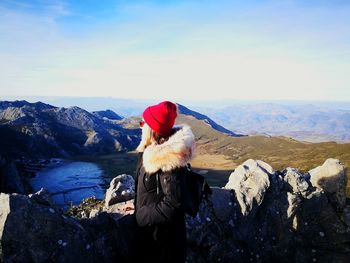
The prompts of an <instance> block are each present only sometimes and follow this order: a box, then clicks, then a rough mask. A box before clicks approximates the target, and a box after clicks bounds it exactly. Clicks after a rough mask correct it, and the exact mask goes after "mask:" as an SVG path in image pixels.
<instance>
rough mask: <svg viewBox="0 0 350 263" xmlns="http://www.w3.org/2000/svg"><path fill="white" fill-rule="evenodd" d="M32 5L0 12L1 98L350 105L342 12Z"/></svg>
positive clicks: (227, 5)
mask: <svg viewBox="0 0 350 263" xmlns="http://www.w3.org/2000/svg"><path fill="white" fill-rule="evenodd" d="M21 3H22V2H19V5H20V4H21ZM23 3H24V1H23ZM32 3H34V4H31V5H29V6H25V5H24V6H22V7H21V6H18V7H12V8H9V6H2V7H0V34H1V35H2V36H4V38H3V41H1V43H0V72H1V73H0V74H1V77H0V87H2V88H1V90H0V94H2V95H5V94H6V95H19V96H20V95H50V96H52V95H67V96H81V95H85V96H116V97H129V98H130V97H137V98H145V97H150V96H161V97H164V96H168V95H169V94H171V96H174V98H175V99H179V98H180V99H181V98H182V96H193V97H197V98H200V99H208V98H210V99H212V98H241V99H249V98H251V99H259V98H260V99H278V98H280V99H282V98H283V99H330V98H332V99H344V98H350V94H349V91H346V87H348V86H349V84H350V77H349V76H348V74H347V73H346V69H348V68H349V64H350V53H349V51H348V50H350V49H349V44H350V34H349V32H348V27H349V25H350V21H349V17H350V15H349V10H350V9H349V6H344V5H342V6H341V7H339V6H334V5H332V6H327V8H325V7H324V6H323V4H322V5H317V4H314V5H308V6H305V5H303V4H301V3H300V2H296V1H283V2H280V1H278V2H277V1H265V2H264V1H251V2H248V3H247V4H242V3H238V2H232V1H223V2H215V3H214V2H212V1H207V2H206V1H204V2H203V1H202V2H197V1H182V2H176V3H174V2H171V3H167V4H159V3H158V2H153V3H152V2H151V3H149V2H147V4H146V3H145V2H143V1H138V2H132V3H130V2H128V3H126V2H123V1H117V2H116V3H114V2H113V3H112V2H111V1H107V2H103V3H104V4H106V6H104V5H103V4H102V5H99V6H98V7H97V8H96V9H94V8H93V6H90V7H82V6H74V5H73V4H72V3H73V2H63V1H62V2H61V1H52V2H49V4H48V5H44V7H41V8H37V9H36V8H34V7H35V5H36V4H38V5H40V4H42V2H41V1H35V2H32ZM232 3H233V4H232ZM107 7H108V8H107ZM106 9H108V10H106ZM94 10H96V11H94Z"/></svg>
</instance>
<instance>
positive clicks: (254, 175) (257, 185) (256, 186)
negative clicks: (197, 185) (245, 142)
mask: <svg viewBox="0 0 350 263" xmlns="http://www.w3.org/2000/svg"><path fill="white" fill-rule="evenodd" d="M272 174H274V171H273V169H272V167H271V166H270V165H268V164H267V163H265V162H263V161H259V160H257V161H256V160H252V159H249V160H247V161H245V162H244V163H243V164H241V165H240V166H238V167H237V169H235V171H234V172H233V173H232V174H231V175H230V177H229V181H228V183H227V184H226V186H225V188H226V189H232V190H234V192H235V194H236V198H237V201H238V203H239V205H240V207H241V212H242V214H243V215H248V214H249V213H251V212H255V210H256V208H257V207H258V206H259V205H260V204H261V202H262V201H263V199H264V195H265V192H266V190H267V188H268V187H269V186H270V180H269V176H271V175H272Z"/></svg>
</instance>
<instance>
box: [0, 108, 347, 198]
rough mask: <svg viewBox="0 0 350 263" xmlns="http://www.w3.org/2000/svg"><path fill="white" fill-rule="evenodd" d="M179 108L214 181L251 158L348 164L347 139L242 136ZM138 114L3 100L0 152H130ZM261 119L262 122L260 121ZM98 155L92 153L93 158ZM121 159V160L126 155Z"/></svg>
mask: <svg viewBox="0 0 350 263" xmlns="http://www.w3.org/2000/svg"><path fill="white" fill-rule="evenodd" d="M178 108H179V111H180V115H179V116H178V118H177V123H178V124H181V123H186V124H188V125H190V126H191V128H192V130H193V132H194V134H195V138H196V144H197V151H196V152H197V154H196V158H195V159H194V160H193V162H192V165H193V167H195V168H196V169H199V170H203V171H204V170H206V171H207V172H208V180H209V181H210V182H211V184H212V185H221V184H222V182H223V181H226V180H227V174H228V171H232V170H233V169H235V167H236V166H237V165H239V164H240V163H243V162H244V161H246V160H247V159H250V158H253V159H259V160H263V161H265V162H268V163H270V164H271V165H272V166H273V168H274V169H278V170H283V169H285V168H286V167H290V166H293V167H299V168H300V169H301V170H302V171H307V170H310V169H312V168H314V167H316V166H318V165H321V164H322V163H323V162H324V160H325V159H327V158H337V159H340V160H341V161H342V162H343V163H344V164H345V165H346V166H348V167H349V166H350V144H349V143H343V144H338V143H334V142H324V143H305V142H300V141H297V140H294V139H292V138H289V137H285V136H266V135H254V136H242V135H241V134H239V133H234V132H231V131H230V130H228V129H227V128H225V127H223V126H221V125H220V124H218V123H216V122H215V121H213V119H211V118H210V117H208V116H207V115H204V114H202V113H199V112H197V111H193V110H191V109H189V108H187V107H185V106H183V105H180V104H179V105H178ZM262 114H263V112H262ZM345 117H346V116H345ZM140 118H141V117H140V116H134V117H127V118H121V117H120V115H119V114H117V113H115V112H113V111H111V110H105V111H98V112H97V111H95V112H88V111H86V110H84V109H82V108H79V107H76V106H73V107H68V108H64V107H55V106H52V105H49V104H45V103H42V102H36V103H29V102H27V101H2V102H0V156H1V155H5V156H6V155H10V156H11V157H19V156H26V157H74V156H77V155H88V156H101V155H106V154H111V153H117V152H127V151H132V150H134V149H135V148H136V146H137V144H138V142H139V140H140V135H141V130H140V129H139V126H138V125H139V121H140ZM228 118H229V115H228ZM280 118H281V121H282V120H283V118H282V117H280ZM248 121H249V120H247V122H248ZM267 121H268V119H267ZM227 123H229V122H227ZM263 123H264V122H263V120H261V125H263ZM243 124H244V122H243V121H242V125H243ZM276 129H277V127H276ZM97 159H98V158H97V157H94V160H95V161H96V160H97ZM120 160H121V162H123V161H122V160H123V158H120ZM104 161H106V160H104ZM110 162H111V170H112V171H115V170H116V166H118V165H119V166H123V165H124V166H125V165H126V164H125V163H118V162H116V159H115V158H113V159H111V160H110ZM134 165H135V164H134V163H133V162H130V163H128V166H132V169H131V168H130V170H133V167H134ZM349 193H350V189H349Z"/></svg>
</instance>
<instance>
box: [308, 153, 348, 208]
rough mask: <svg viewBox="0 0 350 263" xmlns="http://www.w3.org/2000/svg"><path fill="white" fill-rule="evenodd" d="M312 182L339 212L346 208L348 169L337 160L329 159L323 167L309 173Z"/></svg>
mask: <svg viewBox="0 0 350 263" xmlns="http://www.w3.org/2000/svg"><path fill="white" fill-rule="evenodd" d="M309 174H310V182H311V184H312V185H313V186H315V187H317V188H318V189H321V190H323V191H324V192H325V193H326V194H327V195H328V197H329V198H330V199H331V202H332V204H333V205H335V206H336V207H337V209H338V210H342V209H343V208H344V207H345V201H346V184H347V176H346V168H345V166H344V165H343V164H342V163H341V162H340V161H339V160H337V159H327V160H326V161H325V162H324V164H323V165H322V166H318V167H316V168H315V169H312V170H310V171H309Z"/></svg>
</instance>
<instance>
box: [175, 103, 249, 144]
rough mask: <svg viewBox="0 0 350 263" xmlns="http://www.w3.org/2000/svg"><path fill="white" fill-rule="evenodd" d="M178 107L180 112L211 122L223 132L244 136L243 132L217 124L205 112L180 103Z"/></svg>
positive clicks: (215, 128) (211, 124) (213, 126)
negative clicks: (236, 131)
mask: <svg viewBox="0 0 350 263" xmlns="http://www.w3.org/2000/svg"><path fill="white" fill-rule="evenodd" d="M177 107H178V110H179V113H181V114H183V115H188V116H192V117H195V118H196V119H198V120H201V121H204V122H206V123H207V124H209V125H210V126H211V127H212V128H213V129H214V130H217V131H219V132H222V133H225V134H227V135H230V136H234V137H239V136H242V135H241V134H236V133H234V132H233V131H230V130H228V129H226V128H225V127H223V126H221V125H219V124H217V123H216V122H215V121H213V120H212V119H211V118H209V117H208V116H206V115H204V114H201V113H199V112H196V111H193V110H190V109H189V108H187V107H185V106H183V105H181V104H179V103H177Z"/></svg>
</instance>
